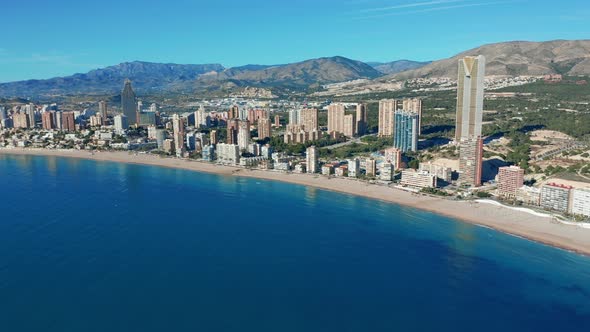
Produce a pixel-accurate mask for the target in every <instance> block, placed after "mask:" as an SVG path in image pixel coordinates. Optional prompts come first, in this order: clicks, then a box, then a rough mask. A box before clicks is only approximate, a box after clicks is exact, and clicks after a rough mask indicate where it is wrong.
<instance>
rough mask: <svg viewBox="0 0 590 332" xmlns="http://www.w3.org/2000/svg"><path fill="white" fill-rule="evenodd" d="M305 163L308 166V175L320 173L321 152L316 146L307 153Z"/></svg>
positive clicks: (309, 148)
mask: <svg viewBox="0 0 590 332" xmlns="http://www.w3.org/2000/svg"><path fill="white" fill-rule="evenodd" d="M305 152H306V153H305V155H306V157H305V161H306V166H307V173H318V172H319V170H320V169H319V167H320V161H319V156H320V152H319V150H318V149H317V148H316V147H315V146H310V147H308V148H307V150H306V151H305Z"/></svg>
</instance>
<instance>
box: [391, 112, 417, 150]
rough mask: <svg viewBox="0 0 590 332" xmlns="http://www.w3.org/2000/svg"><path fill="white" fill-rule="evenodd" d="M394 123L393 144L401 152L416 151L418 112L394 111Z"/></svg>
mask: <svg viewBox="0 0 590 332" xmlns="http://www.w3.org/2000/svg"><path fill="white" fill-rule="evenodd" d="M394 123H395V131H394V139H393V145H394V146H395V147H396V148H398V149H400V150H401V151H402V152H408V151H417V150H418V123H419V116H418V114H416V113H412V112H406V111H396V112H395V121H394Z"/></svg>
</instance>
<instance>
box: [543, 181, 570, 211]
mask: <svg viewBox="0 0 590 332" xmlns="http://www.w3.org/2000/svg"><path fill="white" fill-rule="evenodd" d="M572 189H574V188H573V187H572V186H566V185H561V184H555V183H548V184H546V185H544V186H543V187H541V207H542V208H544V209H548V210H555V211H560V212H569V211H570V196H571V193H572Z"/></svg>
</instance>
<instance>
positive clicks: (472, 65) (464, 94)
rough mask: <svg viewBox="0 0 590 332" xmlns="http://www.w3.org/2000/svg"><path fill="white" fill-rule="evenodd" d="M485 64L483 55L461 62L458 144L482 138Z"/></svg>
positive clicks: (458, 84)
mask: <svg viewBox="0 0 590 332" xmlns="http://www.w3.org/2000/svg"><path fill="white" fill-rule="evenodd" d="M485 62H486V59H485V57H484V56H483V55H479V56H476V57H471V56H468V57H465V58H463V59H460V60H459V76H458V81H457V119H456V126H455V141H456V142H460V141H462V140H466V139H472V138H477V137H480V136H481V126H482V119H483V97H484V84H483V83H484V77H485Z"/></svg>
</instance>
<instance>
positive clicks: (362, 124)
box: [348, 104, 367, 174]
mask: <svg viewBox="0 0 590 332" xmlns="http://www.w3.org/2000/svg"><path fill="white" fill-rule="evenodd" d="M355 131H356V133H357V134H358V135H359V136H363V135H364V134H366V133H367V105H366V104H357V105H356V128H355ZM348 173H349V174H350V170H349V171H348Z"/></svg>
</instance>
